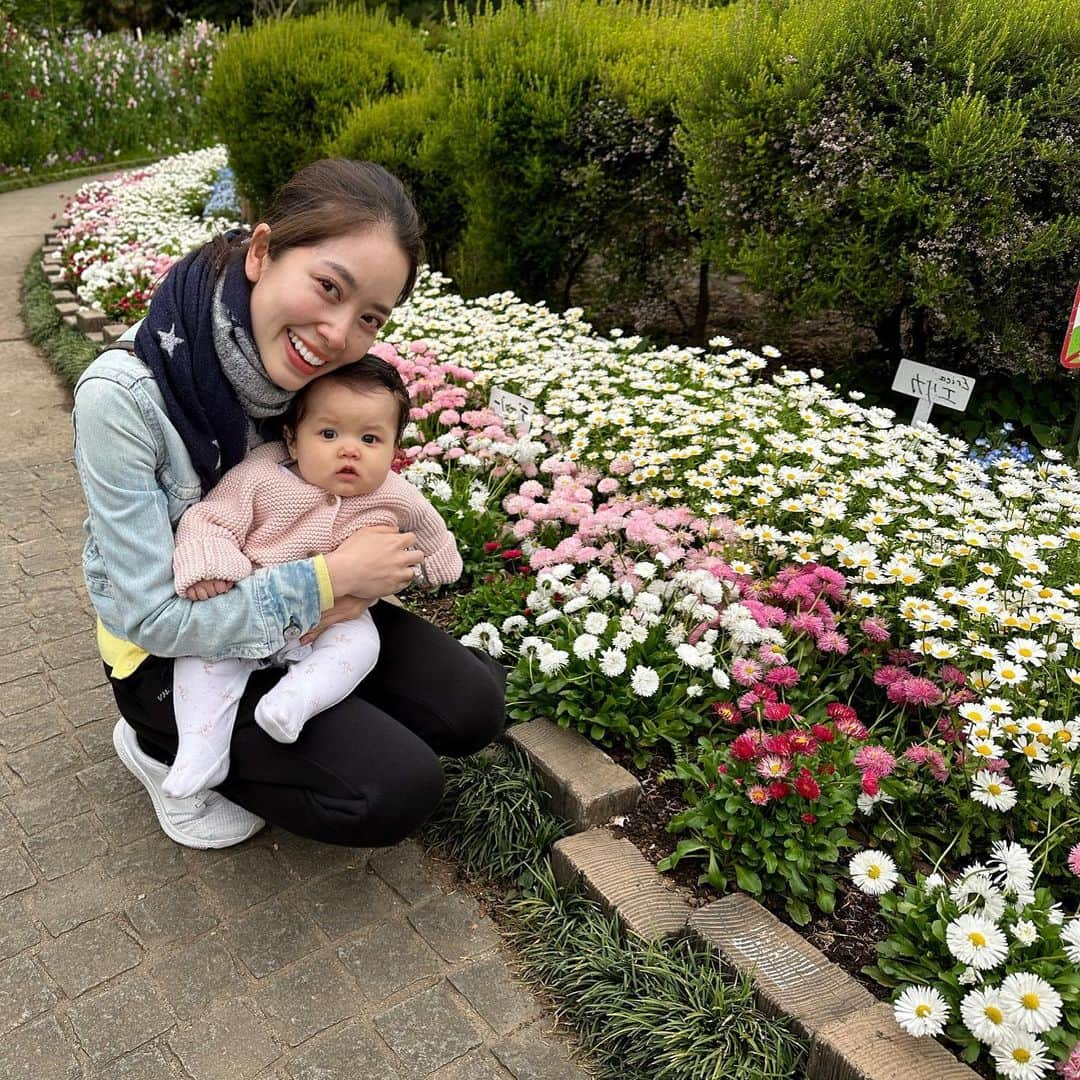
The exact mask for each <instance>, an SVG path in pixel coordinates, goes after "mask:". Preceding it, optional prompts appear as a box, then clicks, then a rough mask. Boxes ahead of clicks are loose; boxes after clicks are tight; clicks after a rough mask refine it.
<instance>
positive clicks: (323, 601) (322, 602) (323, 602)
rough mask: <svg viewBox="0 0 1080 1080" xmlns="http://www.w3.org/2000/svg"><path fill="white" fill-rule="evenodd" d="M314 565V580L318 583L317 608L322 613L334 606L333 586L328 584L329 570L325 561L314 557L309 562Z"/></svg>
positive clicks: (319, 556)
mask: <svg viewBox="0 0 1080 1080" xmlns="http://www.w3.org/2000/svg"><path fill="white" fill-rule="evenodd" d="M311 561H312V562H313V563H314V564H315V580H316V581H317V582H318V583H319V606H320V608H321V609H322V610H323V611H326V609H327V608H332V607H333V606H334V586H333V585H332V584H331V582H330V570H329V568H328V567H327V565H326V559H324V558H323V557H322V556H321V555H316V556H315V558H313V559H312V560H311Z"/></svg>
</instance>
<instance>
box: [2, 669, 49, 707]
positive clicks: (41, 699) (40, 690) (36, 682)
mask: <svg viewBox="0 0 1080 1080" xmlns="http://www.w3.org/2000/svg"><path fill="white" fill-rule="evenodd" d="M52 698H53V691H52V687H51V686H50V685H49V683H48V680H47V679H46V678H45V676H44V675H29V676H27V677H26V678H25V679H18V680H16V681H15V682H9V683H4V685H3V686H0V713H2V714H3V715H4V716H17V715H18V714H19V713H24V712H26V711H27V710H28V709H36V708H37V707H38V706H39V705H44V704H46V703H47V702H49V701H52Z"/></svg>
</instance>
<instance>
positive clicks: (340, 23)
mask: <svg viewBox="0 0 1080 1080" xmlns="http://www.w3.org/2000/svg"><path fill="white" fill-rule="evenodd" d="M433 62H434V61H433V58H432V57H431V55H430V54H429V53H428V52H427V51H426V50H425V48H424V39H423V37H422V36H421V35H420V34H419V33H418V32H417V31H416V30H415V29H413V27H411V26H409V25H408V24H407V23H401V22H395V21H393V20H391V19H389V18H387V16H386V15H384V14H383V13H382V12H381V11H373V12H364V11H336V10H330V11H325V12H321V13H319V14H317V15H312V16H310V17H308V18H303V19H281V20H276V21H273V22H266V23H261V24H259V25H257V26H255V27H252V28H251V29H247V30H240V29H235V30H234V31H233V32H232V33H231V34H230V35H229V37H228V39H227V41H226V42H225V44H224V46H223V47H222V49H221V52H220V53H219V54H218V58H217V61H216V62H215V65H214V72H213V77H212V78H211V81H210V84H209V86H208V88H207V94H206V107H207V109H208V110H209V114H210V118H211V122H212V123H213V126H214V128H215V130H216V131H217V132H218V133H219V135H220V138H221V141H222V142H224V143H225V145H226V146H228V148H229V160H230V162H231V164H232V166H233V168H234V169H235V171H236V178H237V188H238V190H239V191H240V193H241V194H242V195H243V196H245V197H246V198H248V199H250V200H251V201H252V203H253V204H254V206H255V207H261V206H265V205H266V204H267V203H268V202H269V200H270V198H271V196H272V195H273V193H274V192H275V191H276V190H277V189H278V188H279V187H280V186H281V185H282V184H283V183H284V182H285V181H286V180H288V179H289V177H291V176H292V175H293V174H294V173H295V172H296V171H297V170H298V169H300V168H301V167H302V166H304V165H307V164H308V163H309V162H312V161H315V160H317V159H318V158H320V157H324V156H326V154H327V153H328V150H327V147H328V145H329V143H330V142H332V141H333V138H334V136H335V134H336V130H337V128H338V126H339V125H340V124H341V122H342V120H343V119H344V117H345V116H346V115H347V113H348V112H349V111H350V109H352V108H353V107H354V106H356V105H358V104H363V103H367V102H372V101H377V100H378V99H379V98H380V97H382V96H383V95H389V94H396V93H399V92H400V91H402V90H404V89H406V88H407V87H410V86H414V85H418V84H420V83H422V82H423V80H424V79H425V78H426V76H427V75H428V73H429V70H430V67H431V65H432V63H433Z"/></svg>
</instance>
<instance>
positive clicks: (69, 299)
mask: <svg viewBox="0 0 1080 1080" xmlns="http://www.w3.org/2000/svg"><path fill="white" fill-rule="evenodd" d="M63 224H66V222H62V223H61V225H63ZM41 269H42V270H43V271H44V273H45V277H46V279H47V280H48V282H49V286H50V288H51V289H52V297H53V303H54V304H55V305H56V310H57V312H58V313H59V315H60V318H61V319H63V320H64V324H65V325H66V326H68V327H70V328H71V329H72V330H78V331H79V333H81V334H83V335H84V336H85V337H86V338H87V340H89V341H92V342H95V343H96V344H99V345H101V344H109V345H111V344H112V343H113V342H114V341H116V339H117V338H118V337H119V336H120V335H121V334H122V333H123V332H124V330H126V329H127V327H126V326H123V325H122V324H119V323H113V322H110V320H109V316H108V315H106V314H105V312H104V311H98V310H97V309H96V308H91V307H87V306H86V305H85V304H80V303H79V298H78V297H77V296H76V295H75V293H74V292H73V291H72V290H71V288H70V286H69V285H68V280H67V275H66V274H65V273H64V270H63V267H62V266H61V264H60V245H59V243H58V242H57V239H56V231H55V230H53V231H51V232H47V233H46V234H45V242H44V244H43V245H42V248H41Z"/></svg>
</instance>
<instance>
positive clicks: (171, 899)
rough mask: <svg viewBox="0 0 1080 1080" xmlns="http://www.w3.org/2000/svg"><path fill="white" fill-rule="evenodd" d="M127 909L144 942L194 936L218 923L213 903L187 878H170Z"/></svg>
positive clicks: (159, 941)
mask: <svg viewBox="0 0 1080 1080" xmlns="http://www.w3.org/2000/svg"><path fill="white" fill-rule="evenodd" d="M124 910H125V911H126V912H127V917H128V918H129V919H130V920H131V925H132V926H134V927H135V932H136V933H137V934H138V935H139V937H140V938H141V939H142V942H143V944H144V945H153V946H157V945H167V944H170V943H171V942H174V941H187V940H191V939H193V938H197V937H199V936H200V935H201V934H204V933H206V932H207V931H208V930H212V929H213V928H214V927H215V926H217V924H218V919H217V916H216V915H215V914H214V913H213V911H211V909H210V905H209V904H208V903H207V902H206V901H205V900H204V899H203V897H202V896H201V895H200V894H199V892H198V890H197V889H196V888H195V886H194V885H192V884H191V883H190V882H187V881H173V882H170V883H169V884H168V885H166V886H165V887H164V888H161V889H156V890H155V891H154V892H152V893H150V894H149V895H146V896H142V897H140V898H139V899H138V900H135V901H133V902H132V903H130V904H128V905H127V907H126V908H125V909H124Z"/></svg>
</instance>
